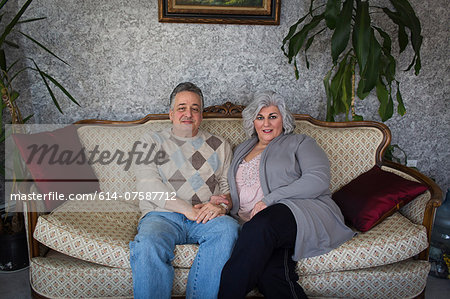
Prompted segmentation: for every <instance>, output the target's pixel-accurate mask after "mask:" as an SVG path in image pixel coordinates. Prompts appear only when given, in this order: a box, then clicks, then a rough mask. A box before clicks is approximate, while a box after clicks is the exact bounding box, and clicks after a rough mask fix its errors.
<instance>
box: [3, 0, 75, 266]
mask: <svg viewBox="0 0 450 299" xmlns="http://www.w3.org/2000/svg"><path fill="white" fill-rule="evenodd" d="M32 2H33V0H27V1H25V3H24V4H23V5H22V6H21V8H20V9H19V11H17V12H15V13H13V17H12V19H10V20H6V16H7V15H8V14H7V13H6V6H5V5H6V4H7V3H8V0H2V1H0V28H2V31H0V69H1V74H0V92H1V97H2V101H1V105H2V109H1V117H0V120H1V123H0V124H1V136H0V138H1V139H0V140H1V142H2V143H4V142H5V139H6V137H7V135H8V134H10V133H11V132H6V131H5V128H4V117H5V116H6V115H5V114H7V115H9V117H10V122H11V123H12V124H24V123H25V122H27V121H28V120H29V119H30V118H31V117H32V116H33V115H29V116H27V117H23V116H22V114H21V111H20V107H21V102H20V99H19V96H20V94H19V92H18V91H17V90H15V89H14V82H15V79H16V78H17V77H18V76H19V75H20V74H22V73H23V72H25V71H32V72H36V73H37V74H38V78H39V80H40V82H41V83H42V84H44V85H45V87H46V89H47V91H48V93H49V95H50V98H51V99H52V101H53V103H54V105H55V107H56V108H57V109H58V110H59V111H60V112H61V113H62V110H61V107H60V106H59V104H58V101H57V99H56V97H55V95H54V93H53V91H52V88H51V84H53V85H54V86H56V87H57V88H58V89H60V90H61V91H62V92H63V93H64V94H65V95H66V96H67V97H68V98H69V99H70V100H71V101H72V102H74V103H75V104H77V105H79V104H78V103H77V101H76V100H75V99H74V98H73V97H72V95H71V94H70V93H69V92H68V91H67V90H66V89H65V88H64V87H63V86H62V85H61V84H60V83H59V82H58V81H57V80H56V79H54V78H53V77H52V76H51V75H49V74H48V73H47V72H45V71H43V70H42V69H41V68H40V67H39V66H38V65H37V63H36V62H35V60H34V59H33V57H32V56H28V55H26V54H23V52H20V51H18V50H19V49H20V46H19V45H18V44H17V43H16V42H14V40H15V39H14V35H15V36H16V37H17V36H21V37H24V38H25V40H28V41H30V42H32V43H34V44H36V45H37V46H38V47H39V48H40V49H42V50H44V51H46V52H47V53H48V54H50V55H51V56H52V57H54V58H56V59H58V60H59V61H61V62H62V63H64V64H67V63H66V62H65V61H64V60H62V59H61V58H59V57H58V56H56V55H55V54H54V53H53V52H51V51H50V50H49V49H48V48H46V47H45V46H44V45H43V44H41V43H40V42H38V41H37V40H35V39H34V38H32V37H31V36H29V35H28V34H26V33H24V32H22V31H20V29H19V28H18V27H19V26H18V25H19V24H23V23H30V22H37V21H41V20H43V19H45V18H44V17H42V18H33V19H26V20H22V16H23V14H24V13H25V11H26V10H27V9H28V7H29V6H30V4H31V3H32ZM27 54H32V53H27ZM10 57H15V58H16V60H15V61H12V62H11V63H9V61H7V58H10ZM21 63H24V65H25V66H23V67H21V66H20V64H21ZM27 63H28V64H29V65H31V66H27ZM5 111H6V113H5ZM6 158H8V159H14V158H15V157H6ZM2 162H3V163H2V167H1V169H2V172H3V175H4V174H5V172H4V166H3V165H4V160H2ZM16 165H19V167H20V163H19V164H16ZM19 169H20V168H19ZM22 170H23V171H25V169H24V168H22ZM13 186H14V187H13V188H17V184H16V182H14V184H13ZM3 195H4V194H2V195H1V196H2V197H3ZM15 208H16V209H13V208H12V207H10V206H8V203H7V202H6V200H5V204H4V208H2V207H1V206H0V257H1V259H0V270H16V269H20V268H22V267H24V266H26V265H27V264H28V255H27V245H26V236H25V229H24V221H23V213H21V212H20V207H19V205H17V206H16V207H15ZM17 208H18V209H19V210H17ZM11 210H12V211H11Z"/></svg>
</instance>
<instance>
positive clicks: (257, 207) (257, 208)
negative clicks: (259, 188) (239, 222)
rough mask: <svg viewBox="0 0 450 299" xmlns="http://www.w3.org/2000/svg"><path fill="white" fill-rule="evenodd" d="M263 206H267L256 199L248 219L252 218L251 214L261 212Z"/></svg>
mask: <svg viewBox="0 0 450 299" xmlns="http://www.w3.org/2000/svg"><path fill="white" fill-rule="evenodd" d="M265 208H267V205H266V204H265V203H264V202H263V201H258V202H257V203H256V204H255V206H254V207H253V210H252V212H251V214H250V219H251V218H253V216H255V215H256V214H258V213H259V212H261V211H262V210H264V209H265Z"/></svg>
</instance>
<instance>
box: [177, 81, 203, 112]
mask: <svg viewBox="0 0 450 299" xmlns="http://www.w3.org/2000/svg"><path fill="white" fill-rule="evenodd" d="M182 91H190V92H193V93H195V94H197V95H198V96H199V97H200V100H201V102H202V107H201V108H202V110H203V107H204V106H205V105H204V102H203V93H202V90H201V89H200V88H199V87H198V86H197V85H195V84H194V83H191V82H183V83H180V84H178V85H177V87H175V88H174V90H173V91H172V93H171V94H170V99H169V100H170V102H169V104H170V109H173V108H174V107H173V105H174V103H175V101H174V100H175V97H176V95H177V94H178V93H180V92H182Z"/></svg>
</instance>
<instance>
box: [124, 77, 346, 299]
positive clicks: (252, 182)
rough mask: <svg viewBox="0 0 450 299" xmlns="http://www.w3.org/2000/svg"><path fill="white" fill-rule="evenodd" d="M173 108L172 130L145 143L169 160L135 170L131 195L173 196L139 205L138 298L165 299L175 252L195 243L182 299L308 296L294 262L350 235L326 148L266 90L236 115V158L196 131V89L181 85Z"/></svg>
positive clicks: (199, 104)
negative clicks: (241, 133) (242, 135)
mask: <svg viewBox="0 0 450 299" xmlns="http://www.w3.org/2000/svg"><path fill="white" fill-rule="evenodd" d="M170 103H171V104H170V105H171V107H170V112H169V116H170V119H171V121H172V124H173V125H172V127H171V128H170V129H167V130H163V131H160V132H151V133H150V132H149V133H148V134H147V135H146V136H144V137H143V140H142V141H143V144H144V143H147V144H156V145H157V147H158V149H157V150H163V151H165V152H166V154H167V155H168V156H169V161H168V162H167V163H165V164H163V165H155V164H153V163H152V164H149V165H139V166H136V168H135V173H136V179H137V189H138V191H141V192H155V191H157V192H168V193H171V192H176V197H175V200H156V199H155V200H148V201H141V202H140V209H141V211H142V217H141V219H140V222H139V226H138V234H137V235H136V237H135V239H134V241H133V242H131V243H130V249H131V256H130V262H131V268H132V272H133V289H134V296H135V298H157V299H161V298H170V296H171V291H172V282H173V277H174V269H173V267H172V260H173V258H174V248H175V245H177V244H186V243H198V244H199V250H198V253H197V256H196V257H195V260H194V262H193V265H192V267H191V269H190V272H189V276H188V281H187V289H186V298H199V299H209V298H217V297H218V298H233V299H234V298H244V297H245V295H246V294H247V293H248V292H249V291H250V290H252V289H253V288H255V287H257V288H258V290H259V291H260V292H261V293H262V294H263V295H264V296H265V297H266V298H306V295H305V293H304V292H303V289H302V288H301V287H300V285H299V284H298V283H297V280H298V276H297V274H296V272H295V265H296V261H298V260H299V259H301V258H305V257H311V256H316V255H320V254H323V253H326V252H328V251H330V250H331V249H333V248H336V247H337V246H339V245H340V244H342V243H343V242H345V241H347V240H348V239H350V238H351V237H352V236H353V235H354V233H353V231H352V230H350V229H349V228H348V227H346V226H345V224H344V221H343V216H342V214H341V212H340V210H339V208H338V207H337V206H336V204H334V202H333V201H332V200H331V192H330V190H329V184H330V169H329V162H328V159H327V156H326V155H325V153H324V152H323V150H322V149H321V148H320V147H319V146H318V145H317V144H316V142H315V141H314V140H313V139H312V138H310V137H308V136H305V135H296V134H293V130H294V127H295V124H294V119H293V117H292V115H291V114H290V113H289V111H288V110H287V109H286V106H285V103H284V101H283V99H282V98H281V97H280V96H279V95H278V94H276V93H273V92H263V93H257V94H256V95H255V97H254V100H253V102H252V103H251V104H250V105H248V107H247V108H246V109H245V110H244V111H243V113H242V117H243V125H244V129H245V130H246V133H247V135H248V136H249V137H250V139H248V140H247V141H245V142H244V143H242V144H241V145H239V146H238V147H237V148H236V150H235V151H234V156H233V158H232V152H231V147H230V145H229V144H228V143H227V142H226V141H225V140H224V139H223V138H222V137H219V136H214V135H212V134H210V133H208V132H205V131H202V130H199V126H200V123H201V121H202V109H203V95H202V92H201V90H200V89H199V88H198V87H197V86H195V85H194V84H192V83H188V82H187V83H181V84H180V85H178V86H177V87H176V88H175V89H174V90H173V92H172V94H171V95H170ZM227 214H230V216H232V217H230V216H227ZM236 219H240V220H241V221H240V222H245V224H244V225H243V226H242V229H240V225H239V224H238V221H237V220H236Z"/></svg>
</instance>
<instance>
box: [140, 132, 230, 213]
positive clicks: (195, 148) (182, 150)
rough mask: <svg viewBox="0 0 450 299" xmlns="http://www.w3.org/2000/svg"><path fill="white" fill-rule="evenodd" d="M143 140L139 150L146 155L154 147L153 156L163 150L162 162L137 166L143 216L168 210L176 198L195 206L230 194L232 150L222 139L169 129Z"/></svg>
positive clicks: (199, 133)
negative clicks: (217, 196) (172, 199)
mask: <svg viewBox="0 0 450 299" xmlns="http://www.w3.org/2000/svg"><path fill="white" fill-rule="evenodd" d="M140 141H141V142H142V143H141V144H140V148H139V147H138V150H141V151H143V152H147V151H148V149H149V148H151V147H152V146H153V144H154V145H155V147H154V153H156V152H158V151H161V152H160V153H159V155H160V157H161V158H160V159H159V163H154V162H153V163H150V164H148V165H144V164H140V165H135V166H134V171H135V174H136V184H137V191H138V192H141V194H142V195H143V196H142V197H143V198H144V199H143V200H140V202H139V208H140V210H141V212H142V216H141V217H143V216H144V215H145V214H147V213H148V212H150V211H167V210H166V209H164V207H165V205H166V202H167V200H170V198H173V197H174V196H176V197H177V198H179V199H182V200H185V201H187V202H189V203H191V204H192V205H195V204H198V203H202V202H207V201H209V199H210V197H211V195H218V194H224V193H229V186H228V181H227V173H228V168H229V166H230V163H231V158H232V150H231V146H230V144H229V143H228V142H227V141H226V140H225V139H223V138H222V137H218V136H214V135H212V134H210V133H208V132H206V131H202V130H200V131H199V132H198V134H197V135H196V136H194V137H191V138H182V137H178V136H175V135H173V134H172V130H171V129H166V130H163V131H159V132H149V133H148V134H145V135H144V136H143V137H142V138H141V140H140ZM144 146H145V147H144ZM163 155H164V157H163ZM158 164H160V165H158ZM141 199H142V198H141Z"/></svg>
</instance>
